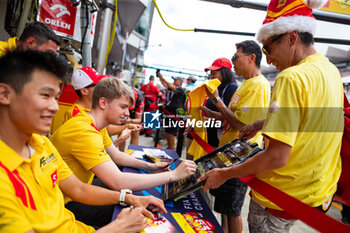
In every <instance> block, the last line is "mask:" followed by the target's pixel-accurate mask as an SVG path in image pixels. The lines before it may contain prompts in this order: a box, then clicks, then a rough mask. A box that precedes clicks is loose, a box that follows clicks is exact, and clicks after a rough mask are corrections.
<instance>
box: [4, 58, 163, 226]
mask: <svg viewBox="0 0 350 233" xmlns="http://www.w3.org/2000/svg"><path fill="white" fill-rule="evenodd" d="M67 66H68V65H67V63H66V61H62V60H61V59H59V57H58V56H57V55H56V54H55V53H53V52H45V53H43V52H38V51H25V52H13V53H9V54H7V55H5V56H4V57H2V58H0V69H1V71H2V72H1V73H0V117H1V121H0V183H1V186H0V226H1V227H0V232H29V233H34V232H72V233H77V232H94V231H95V229H94V228H93V227H90V226H87V225H85V224H83V223H81V222H79V221H76V220H75V218H74V215H73V214H72V213H71V212H70V211H68V210H67V209H66V208H65V207H64V199H63V195H62V192H63V193H64V194H66V195H67V196H69V197H71V198H72V199H74V200H75V201H80V202H83V203H86V204H91V205H107V204H117V203H118V202H119V199H120V196H121V194H120V193H119V192H116V191H111V190H107V189H103V188H100V187H96V186H91V185H87V184H85V183H83V182H81V181H80V180H79V179H77V178H76V176H75V175H73V174H72V172H71V170H70V169H69V168H68V166H67V165H66V164H65V162H64V161H63V160H62V158H61V156H60V154H59V153H58V152H57V150H56V148H55V147H54V146H53V145H52V144H51V142H50V141H49V140H48V139H47V138H46V137H45V136H41V135H40V134H44V133H48V132H49V130H50V125H51V120H52V118H53V116H54V114H55V113H56V112H57V111H58V103H57V99H58V95H59V90H60V89H59V79H60V80H63V81H64V82H66V81H67V80H66V78H65V77H67V70H68V67H67ZM61 191H62V192H61ZM125 201H126V202H127V203H129V204H132V205H134V206H135V207H136V206H137V207H140V208H136V209H134V210H131V209H130V208H129V209H125V210H123V211H122V213H121V214H120V215H119V216H118V218H117V219H116V220H115V221H113V222H112V223H110V224H109V225H108V226H105V227H104V228H101V229H100V230H98V231H97V232H127V231H134V232H136V231H140V230H142V229H143V228H144V227H145V224H146V219H145V218H144V216H143V214H146V215H147V216H151V215H150V213H149V212H148V211H147V210H146V209H145V208H146V207H147V206H148V205H149V204H154V205H156V206H158V207H160V208H161V209H163V210H165V209H164V205H163V203H162V202H161V201H160V200H158V199H155V198H152V197H147V199H145V197H136V196H133V195H130V194H128V195H126V196H125ZM135 221H136V223H135Z"/></svg>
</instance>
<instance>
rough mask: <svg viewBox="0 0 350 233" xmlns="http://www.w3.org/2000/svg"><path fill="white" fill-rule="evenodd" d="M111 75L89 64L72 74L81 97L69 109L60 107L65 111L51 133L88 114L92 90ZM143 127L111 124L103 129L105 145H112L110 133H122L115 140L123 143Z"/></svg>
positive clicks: (56, 121) (55, 121) (58, 117)
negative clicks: (74, 118)
mask: <svg viewBox="0 0 350 233" xmlns="http://www.w3.org/2000/svg"><path fill="white" fill-rule="evenodd" d="M108 77H109V75H100V74H99V73H97V71H96V70H95V69H94V68H92V67H89V66H86V67H82V68H79V69H77V70H76V71H75V72H74V73H73V75H72V86H73V88H74V90H75V93H76V94H77V95H78V97H79V99H78V100H77V101H76V102H75V103H74V104H73V105H72V106H70V107H68V108H67V109H63V110H62V109H60V110H59V111H64V113H62V114H57V115H56V116H55V120H54V124H53V125H51V131H52V132H51V133H52V134H53V133H54V132H55V131H56V129H57V128H59V127H60V126H61V125H63V124H64V123H65V122H66V121H68V120H69V119H70V118H72V117H74V116H80V115H84V114H86V112H88V111H90V109H91V102H92V92H93V91H94V88H95V86H96V84H97V83H98V82H99V81H100V80H101V79H103V78H108ZM140 128H141V126H140V125H138V124H127V125H123V126H122V125H109V126H107V127H106V128H104V129H102V130H101V134H102V135H103V138H104V143H105V147H106V148H107V147H109V146H111V145H112V141H111V139H110V136H109V133H110V135H115V134H120V136H119V137H118V138H117V139H116V140H115V141H114V142H113V143H114V145H116V146H117V145H118V144H121V143H123V142H125V140H126V139H127V138H128V137H129V136H130V134H131V130H139V129H140Z"/></svg>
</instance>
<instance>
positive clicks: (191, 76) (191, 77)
mask: <svg viewBox="0 0 350 233" xmlns="http://www.w3.org/2000/svg"><path fill="white" fill-rule="evenodd" d="M187 79H189V80H192V82H195V81H196V77H195V76H194V75H193V74H191V75H190V76H188V77H187Z"/></svg>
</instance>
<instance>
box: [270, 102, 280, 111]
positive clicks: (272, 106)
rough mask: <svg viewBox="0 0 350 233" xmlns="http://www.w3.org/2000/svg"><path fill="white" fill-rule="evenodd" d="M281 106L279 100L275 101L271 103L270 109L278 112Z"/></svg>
mask: <svg viewBox="0 0 350 233" xmlns="http://www.w3.org/2000/svg"><path fill="white" fill-rule="evenodd" d="M279 108H280V104H279V103H278V102H277V101H275V102H273V103H272V104H271V107H270V109H269V111H270V112H274V113H276V112H277V111H278V109H279Z"/></svg>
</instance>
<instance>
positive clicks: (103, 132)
mask: <svg viewBox="0 0 350 233" xmlns="http://www.w3.org/2000/svg"><path fill="white" fill-rule="evenodd" d="M100 134H101V135H102V137H103V145H104V147H105V148H108V147H110V146H111V145H112V143H113V142H112V139H111V137H110V136H109V135H108V132H107V128H103V129H101V131H100Z"/></svg>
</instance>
